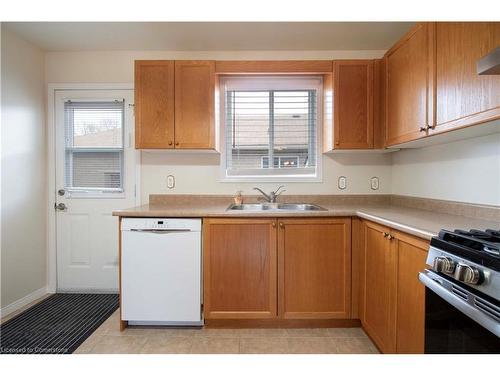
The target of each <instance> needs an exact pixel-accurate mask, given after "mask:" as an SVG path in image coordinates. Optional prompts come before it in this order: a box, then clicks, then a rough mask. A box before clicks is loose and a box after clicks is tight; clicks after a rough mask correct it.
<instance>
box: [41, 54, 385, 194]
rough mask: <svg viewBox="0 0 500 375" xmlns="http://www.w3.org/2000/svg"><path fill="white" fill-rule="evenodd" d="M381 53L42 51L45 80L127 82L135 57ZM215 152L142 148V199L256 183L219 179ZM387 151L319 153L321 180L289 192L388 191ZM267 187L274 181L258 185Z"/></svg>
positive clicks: (247, 189)
mask: <svg viewBox="0 0 500 375" xmlns="http://www.w3.org/2000/svg"><path fill="white" fill-rule="evenodd" d="M383 53H384V51H276V52H272V51H271V52H270V51H238V52H229V51H220V52H175V51H173V52H165V51H109V52H107V51H106V52H51V53H47V55H46V80H47V82H48V83H131V82H133V79H134V60H137V59H218V60H224V59H226V60H227V59H254V60H258V59H340V58H346V59H347V58H358V59H362V58H378V57H381V56H382V55H383ZM219 160H220V157H219V156H218V155H208V154H198V155H193V154H184V153H183V154H171V153H169V154H166V153H150V152H142V166H141V199H142V202H144V203H146V202H147V201H148V197H149V194H155V193H156V194H158V193H162V194H168V193H173V194H233V193H235V192H236V191H237V190H243V191H244V193H251V188H252V187H253V186H255V185H256V184H255V183H244V184H240V183H227V182H219V178H220V172H219ZM390 160H391V159H390V156H389V155H354V156H353V155H349V156H347V155H333V156H332V155H329V156H323V181H322V182H320V183H287V184H286V187H287V193H291V194H307V193H311V194H370V193H378V194H387V193H389V192H390V185H389V183H390V179H391V177H390V175H391V166H390ZM169 174H173V175H174V176H175V177H176V187H175V189H172V190H169V189H167V187H166V176H167V175H169ZM342 175H343V176H346V177H347V180H348V181H347V189H346V190H339V189H338V188H337V178H338V176H342ZM373 176H378V177H379V178H380V189H379V190H377V191H373V190H371V188H370V183H369V179H370V178H371V177H373ZM259 186H261V187H263V188H265V189H267V190H270V189H273V188H275V187H276V186H277V184H276V183H267V184H259Z"/></svg>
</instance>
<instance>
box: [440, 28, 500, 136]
mask: <svg viewBox="0 0 500 375" xmlns="http://www.w3.org/2000/svg"><path fill="white" fill-rule="evenodd" d="M499 45H500V22H438V23H437V25H436V89H437V96H436V110H437V113H436V126H435V129H433V130H431V134H432V133H436V132H443V131H448V130H452V129H454V128H458V127H463V126H468V125H473V124H476V123H480V122H485V121H488V120H493V119H497V118H500V76H498V75H484V76H480V75H478V74H477V72H476V63H477V61H478V60H479V59H480V58H482V57H483V56H485V55H486V54H488V53H489V52H491V51H492V50H493V49H495V48H496V47H498V46H499Z"/></svg>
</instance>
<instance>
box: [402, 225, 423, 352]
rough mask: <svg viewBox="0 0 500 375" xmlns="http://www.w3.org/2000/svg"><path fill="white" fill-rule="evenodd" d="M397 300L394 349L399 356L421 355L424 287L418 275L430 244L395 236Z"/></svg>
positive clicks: (405, 236)
mask: <svg viewBox="0 0 500 375" xmlns="http://www.w3.org/2000/svg"><path fill="white" fill-rule="evenodd" d="M394 236H395V238H396V240H397V253H398V281H397V285H398V297H397V326H396V348H397V352H398V353H407V354H420V353H423V352H424V335H425V287H424V285H423V284H422V283H421V282H420V281H419V279H418V273H419V272H420V271H422V270H423V269H425V268H426V267H425V260H426V258H427V249H428V248H429V242H428V241H424V240H421V239H418V238H415V237H413V236H409V235H407V234H403V233H400V232H396V233H395V234H394Z"/></svg>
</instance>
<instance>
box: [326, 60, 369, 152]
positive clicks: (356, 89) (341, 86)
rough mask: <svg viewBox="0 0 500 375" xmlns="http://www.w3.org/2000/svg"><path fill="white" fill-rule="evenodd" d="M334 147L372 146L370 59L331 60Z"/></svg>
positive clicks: (367, 147)
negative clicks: (332, 65)
mask: <svg viewBox="0 0 500 375" xmlns="http://www.w3.org/2000/svg"><path fill="white" fill-rule="evenodd" d="M333 69H334V90H333V95H334V106H333V110H334V124H333V127H334V137H335V148H336V149H371V148H373V60H349V61H335V62H334V68H333Z"/></svg>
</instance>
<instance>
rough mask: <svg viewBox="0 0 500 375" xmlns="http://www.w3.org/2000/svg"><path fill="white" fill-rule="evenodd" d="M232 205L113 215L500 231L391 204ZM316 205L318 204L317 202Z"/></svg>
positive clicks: (149, 208)
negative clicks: (338, 219)
mask: <svg viewBox="0 0 500 375" xmlns="http://www.w3.org/2000/svg"><path fill="white" fill-rule="evenodd" d="M229 202H230V201H226V202H224V203H222V202H221V201H220V200H218V201H214V202H203V203H202V202H201V201H198V202H195V203H193V202H187V201H185V200H181V201H179V202H177V203H152V204H146V205H142V206H137V207H133V208H130V209H125V210H119V211H115V212H113V215H115V216H120V217H192V218H198V217H199V218H209V217H232V218H236V217H334V216H358V217H360V218H363V219H367V220H371V221H374V222H376V223H379V224H382V225H386V226H388V227H390V228H394V229H397V230H401V231H403V232H406V233H409V234H412V235H415V236H418V237H421V238H424V239H430V238H431V237H432V236H435V235H436V234H437V233H438V232H439V230H440V229H480V230H484V229H487V228H493V229H500V222H497V221H492V220H483V219H476V218H471V217H466V216H459V215H451V214H447V213H439V212H435V211H428V210H421V209H415V208H409V207H403V206H396V205H392V204H390V203H381V202H377V203H375V204H371V203H367V202H365V203H363V202H360V203H349V202H345V203H344V202H342V203H335V204H334V203H326V202H325V203H323V202H321V204H320V205H321V206H322V207H323V208H325V209H326V211H313V212H296V211H287V212H277V211H267V212H266V211H263V212H248V211H246V212H235V211H227V210H226V209H227V207H228V206H229ZM315 203H316V202H315Z"/></svg>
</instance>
